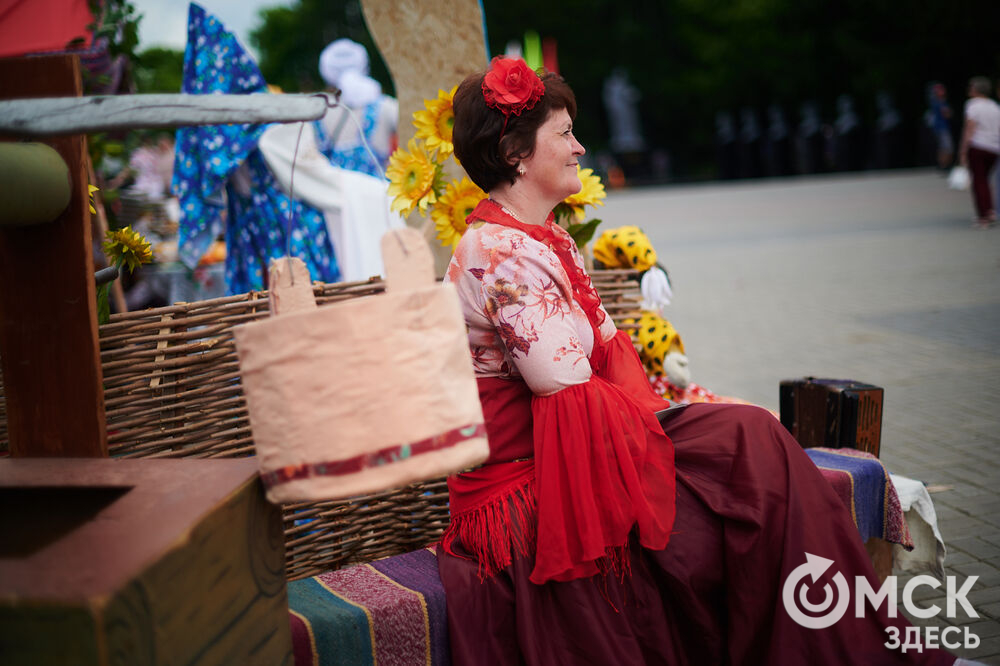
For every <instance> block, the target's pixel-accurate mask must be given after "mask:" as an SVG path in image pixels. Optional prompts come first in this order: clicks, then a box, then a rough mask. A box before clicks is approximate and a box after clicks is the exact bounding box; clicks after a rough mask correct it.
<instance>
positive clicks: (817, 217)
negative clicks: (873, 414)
mask: <svg viewBox="0 0 1000 666" xmlns="http://www.w3.org/2000/svg"><path fill="white" fill-rule="evenodd" d="M597 216H599V217H601V218H602V219H603V220H604V221H605V222H604V228H611V227H614V226H620V225H625V224H636V225H638V226H640V227H642V228H643V229H644V230H645V231H646V233H647V234H648V235H649V237H650V239H651V240H652V242H653V245H654V247H656V249H657V252H658V254H659V255H660V260H661V262H662V263H663V264H664V265H666V267H667V268H668V270H669V271H670V276H671V282H672V284H673V288H674V295H675V299H674V303H673V304H672V305H671V306H670V307H669V308H668V312H667V316H668V318H669V319H670V320H671V321H672V322H673V324H674V326H675V328H676V329H677V331H678V332H679V333H680V335H681V337H682V338H683V340H684V344H685V347H686V351H687V352H688V356H689V358H690V362H691V369H692V375H693V379H694V381H695V382H697V383H699V384H702V385H703V386H705V387H707V388H709V389H711V390H713V391H715V392H716V393H721V394H728V395H734V396H739V397H742V398H745V399H748V400H752V401H754V402H756V403H758V404H761V405H763V406H766V407H769V408H771V409H775V410H777V409H778V383H779V382H780V380H782V379H791V378H795V377H802V376H807V375H812V376H817V377H837V378H849V379H855V380H859V381H864V382H868V383H872V384H876V385H878V386H882V387H883V388H884V389H885V407H884V412H883V435H882V455H881V457H882V460H883V462H884V463H885V464H886V466H887V467H888V468H889V470H890V471H892V472H893V473H897V474H902V475H904V476H909V477H911V478H915V479H919V480H921V481H924V482H925V483H926V484H928V485H933V486H939V487H943V488H945V489H944V490H941V491H940V492H935V493H934V494H933V495H932V497H933V500H934V504H935V508H936V509H937V514H938V519H939V525H940V528H941V532H942V534H943V536H944V539H945V542H946V544H947V547H948V555H947V558H946V560H945V566H946V569H947V573H948V574H955V575H958V576H960V577H962V578H964V577H966V576H971V575H975V576H979V580H978V581H977V582H976V583H975V585H974V587H973V588H972V590H973V591H972V592H971V593H970V594H969V597H968V598H969V600H970V601H971V602H972V604H973V606H974V608H975V610H976V611H977V612H978V613H979V615H980V618H979V619H972V618H963V617H960V618H957V619H954V620H950V621H946V620H945V619H943V618H935V619H932V620H923V621H920V622H919V623H920V624H922V625H928V624H935V625H938V626H941V627H944V626H946V624H949V623H950V624H959V625H968V626H969V627H970V629H971V630H972V631H974V632H975V633H976V634H977V635H978V636H979V637H980V639H981V645H980V646H979V648H978V649H976V650H959V651H958V652H959V655H960V656H964V657H967V658H976V659H980V660H983V661H984V662H986V663H990V664H998V665H1000V227H998V228H994V229H990V230H985V231H983V230H976V229H972V228H971V218H972V201H971V196H970V195H969V194H968V193H967V192H954V191H950V190H948V189H947V186H946V184H945V180H944V177H943V176H941V175H940V174H938V173H937V172H935V171H933V170H914V171H898V172H887V173H878V174H874V173H872V174H861V175H850V176H845V175H834V176H824V177H816V178H808V179H788V180H773V181H757V182H754V183H747V182H741V183H734V184H724V185H721V184H711V185H696V186H678V187H662V188H651V189H639V190H625V191H617V192H611V193H610V194H609V196H608V200H607V204H606V207H605V208H604V209H599V210H598V211H597ZM906 579H907V577H903V576H901V577H900V578H899V583H900V593H901V592H902V589H901V588H902V583H903V581H905V580H906ZM942 588H943V586H942ZM919 589H920V591H921V592H923V593H924V594H923V596H920V595H918V597H917V598H918V599H920V600H921V603H923V604H925V605H930V603H937V604H938V605H940V606H941V607H942V608H944V594H943V593H938V592H937V591H934V590H931V589H930V588H927V587H922V588H919ZM959 614H960V615H961V612H960V613H959ZM942 615H944V613H942ZM951 639H952V640H953V635H952V638H951Z"/></svg>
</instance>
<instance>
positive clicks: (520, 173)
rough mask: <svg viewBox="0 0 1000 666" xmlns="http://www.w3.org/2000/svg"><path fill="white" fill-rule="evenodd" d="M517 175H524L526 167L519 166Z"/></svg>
mask: <svg viewBox="0 0 1000 666" xmlns="http://www.w3.org/2000/svg"><path fill="white" fill-rule="evenodd" d="M517 175H518V176H523V175H524V167H518V168H517Z"/></svg>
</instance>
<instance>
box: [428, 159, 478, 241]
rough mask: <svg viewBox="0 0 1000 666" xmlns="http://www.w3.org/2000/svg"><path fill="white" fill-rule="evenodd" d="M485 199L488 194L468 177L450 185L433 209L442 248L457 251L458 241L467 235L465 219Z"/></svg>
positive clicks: (432, 212) (432, 213) (432, 215)
mask: <svg viewBox="0 0 1000 666" xmlns="http://www.w3.org/2000/svg"><path fill="white" fill-rule="evenodd" d="M485 198H486V193H485V192H483V191H482V190H481V189H479V186H477V185H476V184H475V183H473V182H472V181H471V180H469V178H468V176H463V177H462V180H453V181H451V182H450V183H448V186H447V187H446V188H445V190H444V194H442V195H441V197H440V198H439V199H438V202H437V203H436V204H434V207H433V208H432V209H431V219H433V220H434V228H435V229H437V237H438V240H439V241H441V245H442V247H448V246H451V251H452V252H454V251H455V248H456V247H457V246H458V241H459V240H460V239H461V238H462V234H464V233H465V227H466V225H465V218H467V217H468V216H469V214H470V213H471V212H472V210H473V209H474V208H475V207H476V206H477V205H478V204H479V202H480V201H482V200H483V199H485Z"/></svg>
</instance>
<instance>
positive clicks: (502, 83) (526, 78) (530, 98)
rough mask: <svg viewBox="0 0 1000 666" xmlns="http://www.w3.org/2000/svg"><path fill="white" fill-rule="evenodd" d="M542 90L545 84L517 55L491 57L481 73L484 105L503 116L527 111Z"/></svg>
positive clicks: (542, 92)
mask: <svg viewBox="0 0 1000 666" xmlns="http://www.w3.org/2000/svg"><path fill="white" fill-rule="evenodd" d="M544 94H545V84H544V83H542V80H541V79H540V78H538V74H536V73H535V72H533V71H532V70H531V68H529V67H528V65H527V64H525V62H524V61H523V60H521V59H520V58H504V57H502V56H497V57H496V58H493V61H492V62H491V63H490V71H488V72H487V73H486V76H484V77H483V97H485V98H486V106H489V107H491V108H494V109H498V110H499V111H500V112H501V113H503V114H504V115H505V116H509V115H510V114H512V113H513V114H514V115H515V116H519V115H521V112H522V111H524V110H525V109H527V110H529V111H530V110H531V109H532V108H533V107H534V106H535V104H536V103H538V100H540V99H541V98H542V95H544Z"/></svg>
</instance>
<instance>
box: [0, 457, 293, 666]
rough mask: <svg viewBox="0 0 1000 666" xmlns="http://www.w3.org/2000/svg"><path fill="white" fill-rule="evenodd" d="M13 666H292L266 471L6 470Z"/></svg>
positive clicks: (5, 631) (5, 572)
mask: <svg viewBox="0 0 1000 666" xmlns="http://www.w3.org/2000/svg"><path fill="white" fill-rule="evenodd" d="M0 501H2V508H0V663H2V664H4V666H8V665H10V666H13V665H21V664H25V665H30V666H37V665H44V664H60V665H62V664H81V665H91V664H93V665H95V666H96V665H100V666H105V665H107V666H110V665H111V664H122V665H123V666H124V665H126V664H127V665H130V666H132V665H135V666H140V665H152V664H219V665H223V664H224V665H227V666H228V665H229V664H290V663H292V645H291V632H290V629H289V624H288V597H287V593H286V588H285V562H284V541H283V537H282V530H281V513H280V511H279V509H278V508H277V507H275V506H274V505H272V504H269V503H268V502H267V501H266V500H265V499H264V492H263V488H262V486H261V483H260V480H259V479H258V478H257V463H256V460H255V459H253V458H242V459H236V460H194V459H185V460H111V459H106V458H105V459H82V458H80V459H68V458H59V459H56V458H32V459H13V460H0Z"/></svg>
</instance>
